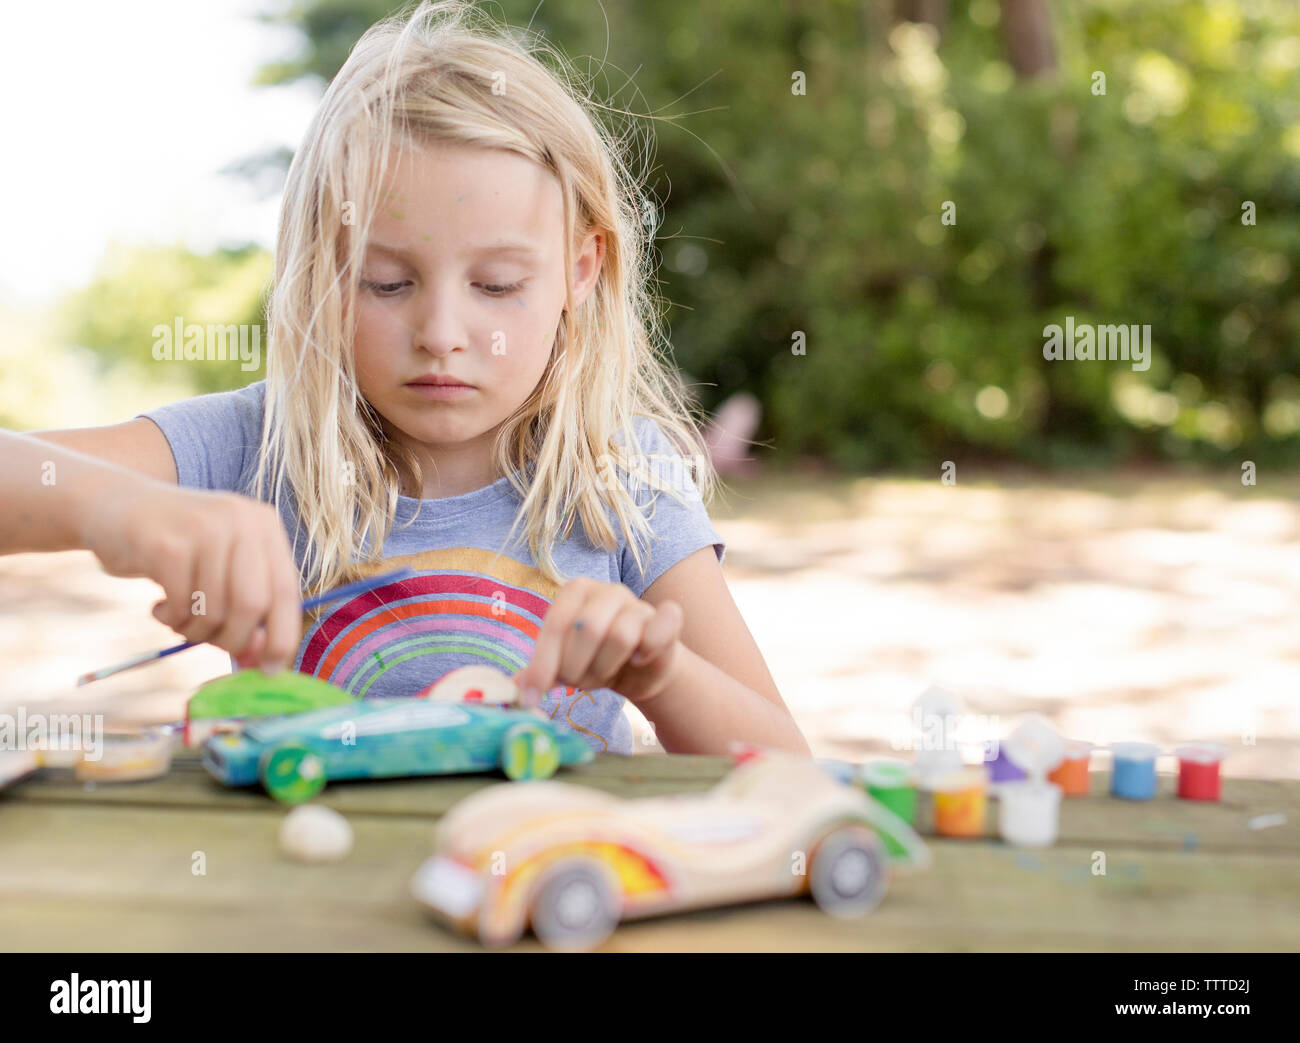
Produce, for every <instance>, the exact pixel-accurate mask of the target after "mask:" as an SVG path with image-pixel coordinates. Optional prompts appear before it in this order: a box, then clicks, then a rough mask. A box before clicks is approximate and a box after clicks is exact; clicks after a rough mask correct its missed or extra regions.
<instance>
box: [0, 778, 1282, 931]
mask: <svg viewBox="0 0 1300 1043" xmlns="http://www.w3.org/2000/svg"><path fill="white" fill-rule="evenodd" d="M50 811H51V809H50V807H49V806H48V805H46V806H42V805H39V804H35V803H31V804H24V803H18V804H14V805H11V806H6V807H3V808H2V809H0V824H2V825H3V829H4V835H5V843H4V851H3V857H2V858H0V925H3V927H0V946H3V947H4V948H7V949H32V950H40V951H69V950H81V949H88V950H94V951H117V950H121V951H137V950H150V949H157V948H163V949H186V950H199V949H214V950H223V951H238V950H242V949H249V950H286V949H288V950H312V949H316V950H320V949H336V948H341V949H364V950H372V949H376V950H385V949H391V950H398V951H426V950H440V949H465V948H469V949H473V948H475V946H474V945H473V944H472V943H471V942H469V941H468V940H466V939H462V938H460V937H458V936H456V935H452V934H450V933H448V932H446V931H444V930H443V929H442V928H441V927H439V926H437V925H435V924H433V923H432V922H430V921H428V920H427V919H426V918H425V916H424V915H423V913H422V912H421V910H420V908H419V907H418V906H417V905H416V903H415V902H414V901H413V900H412V899H411V898H410V897H409V894H408V892H407V883H408V881H409V878H410V875H411V873H412V872H413V871H414V869H415V867H416V865H418V863H419V861H420V860H421V859H422V858H423V857H424V856H425V854H427V852H428V850H429V840H430V835H431V829H430V824H429V823H428V822H426V821H420V820H419V819H417V818H414V817H394V816H390V815H373V816H372V815H354V816H352V817H351V821H352V825H353V828H354V830H355V831H356V848H355V850H354V852H353V854H352V856H351V857H350V858H349V859H348V860H347V861H345V862H343V863H341V864H338V865H332V866H302V865H299V864H297V863H292V862H287V861H285V860H283V859H282V858H280V857H279V856H278V854H277V853H276V848H275V831H276V828H277V825H278V818H277V817H276V816H271V815H266V814H262V813H258V812H248V811H237V812H229V811H207V812H202V811H194V810H192V809H157V808H131V807H121V806H111V805H101V806H98V807H92V806H87V805H64V806H62V807H60V808H59V809H58V811H57V812H56V813H54V814H51V813H50ZM933 849H934V853H935V865H934V867H933V868H932V869H931V870H930V871H928V872H926V873H921V874H916V875H911V876H906V877H903V876H900V877H898V878H896V879H895V881H894V883H893V885H892V886H891V888H890V891H889V893H888V895H887V896H886V898H885V901H884V903H883V904H882V905H881V907H880V908H879V909H877V910H876V911H875V912H874V913H872V914H871V915H869V916H867V917H865V918H863V919H862V920H859V921H855V922H849V923H842V922H840V921H837V920H833V919H831V918H830V917H827V916H825V915H824V914H822V913H821V912H820V911H819V910H817V909H816V908H815V907H814V906H813V905H812V904H811V903H810V902H807V901H799V900H792V901H783V902H768V903H762V904H758V905H753V906H746V907H738V908H730V909H718V910H708V911H705V912H701V913H695V914H687V915H682V916H674V917H670V918H665V919H663V920H659V921H650V922H646V923H640V924H629V925H626V926H624V927H623V928H620V930H619V932H618V934H617V935H616V936H615V938H614V939H613V940H611V943H610V944H609V946H608V948H609V949H610V950H611V951H617V950H629V951H631V950H642V949H644V950H656V951H680V950H685V949H695V950H698V949H717V950H720V951H741V950H745V949H764V950H766V949H796V950H821V949H828V950H863V951H867V950H903V951H911V950H931V949H943V950H960V951H967V950H968V951H981V950H990V949H993V950H997V949H1028V950H1044V949H1096V950H1103V951H1105V950H1109V951H1129V950H1134V951H1137V950H1144V949H1153V950H1160V951H1197V950H1207V951H1219V950H1226V951H1240V950H1246V949H1251V950H1253V949H1261V950H1285V949H1294V948H1295V947H1296V946H1297V944H1300V893H1297V886H1296V863H1295V861H1294V860H1293V859H1291V858H1287V857H1276V856H1269V855H1258V854H1240V855H1226V854H1218V855H1209V854H1206V853H1204V852H1181V851H1179V852H1169V851H1153V850H1143V849H1138V848H1133V847H1126V846H1123V845H1107V848H1106V855H1107V865H1106V870H1107V871H1106V875H1105V876H1094V875H1093V874H1092V872H1091V866H1092V862H1093V853H1092V850H1091V848H1090V846H1089V845H1084V846H1078V845H1059V846H1058V847H1056V848H1053V849H1050V850H1048V851H1043V852H1035V853H1032V854H1031V853H1028V852H1019V851H1016V850H1013V849H1011V848H1007V847H1003V846H1001V845H997V844H993V843H989V842H983V841H974V842H961V841H937V842H935V843H934V844H933ZM196 851H202V852H203V853H204V855H205V857H206V874H205V875H202V876H196V875H194V874H193V873H192V871H191V865H192V858H193V854H194V852H196ZM534 947H535V943H534V942H532V941H531V940H529V941H527V942H525V943H523V944H522V945H521V946H520V948H521V949H525V950H526V949H530V948H534Z"/></svg>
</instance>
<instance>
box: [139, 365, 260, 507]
mask: <svg viewBox="0 0 1300 1043" xmlns="http://www.w3.org/2000/svg"><path fill="white" fill-rule="evenodd" d="M265 401H266V382H265V381H261V380H259V381H257V382H256V383H254V384H249V385H248V387H246V388H240V389H239V390H238V391H218V392H216V393H214V394H210V395H198V396H196V397H195V398H187V399H185V400H183V401H181V402H173V403H171V404H170V405H166V406H161V407H159V408H158V409H155V410H152V411H150V412H148V413H141V414H139V415H140V416H144V417H148V418H149V419H150V420H152V421H153V422H154V423H155V424H157V425H158V427H159V429H161V431H162V433H163V435H164V436H166V438H167V442H168V444H169V445H170V446H171V450H172V456H174V457H175V458H176V474H177V480H178V484H180V485H182V486H185V487H187V488H193V489H220V490H225V491H227V492H244V491H245V489H244V485H245V483H246V481H247V479H248V476H249V475H250V474H251V473H252V472H253V470H254V468H255V466H256V460H257V450H258V446H259V445H260V443H261V440H262V414H263V410H264V406H265Z"/></svg>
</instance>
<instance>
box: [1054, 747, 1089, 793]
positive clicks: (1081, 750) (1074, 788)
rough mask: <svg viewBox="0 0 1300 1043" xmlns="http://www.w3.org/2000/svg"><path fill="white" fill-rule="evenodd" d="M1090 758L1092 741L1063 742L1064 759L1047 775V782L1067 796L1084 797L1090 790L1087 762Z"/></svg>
mask: <svg viewBox="0 0 1300 1043" xmlns="http://www.w3.org/2000/svg"><path fill="white" fill-rule="evenodd" d="M1091 760H1092V743H1090V742H1076V741H1073V740H1072V741H1070V742H1067V743H1066V744H1065V760H1063V761H1061V763H1060V764H1059V765H1058V766H1057V768H1056V770H1055V771H1053V772H1052V773H1051V774H1049V775H1048V776H1047V781H1048V782H1054V783H1056V785H1058V786H1060V787H1061V792H1062V793H1063V794H1064V795H1065V796H1067V797H1086V796H1087V795H1088V794H1089V793H1091V792H1092V780H1091V779H1090V778H1089V776H1088V763H1089V761H1091Z"/></svg>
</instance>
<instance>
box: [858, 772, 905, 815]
mask: <svg viewBox="0 0 1300 1043" xmlns="http://www.w3.org/2000/svg"><path fill="white" fill-rule="evenodd" d="M862 782H863V785H865V786H866V788H867V793H869V794H870V795H871V796H872V798H873V799H875V800H877V801H879V802H880V803H881V804H883V805H884V806H885V807H887V808H888V809H889V810H890V811H892V812H893V813H894V814H895V815H897V816H898V817H899V818H901V819H902V820H903V821H904V822H906V823H907V824H908V825H909V826H913V825H915V824H916V784H915V783H914V782H913V780H912V769H911V768H910V767H909V766H908V765H906V764H904V763H903V762H902V761H872V762H871V763H869V764H865V765H863V767H862Z"/></svg>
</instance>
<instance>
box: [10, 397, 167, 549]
mask: <svg viewBox="0 0 1300 1043" xmlns="http://www.w3.org/2000/svg"><path fill="white" fill-rule="evenodd" d="M157 482H166V483H169V484H171V485H175V484H176V461H175V460H173V459H172V452H171V448H170V447H169V446H168V444H167V439H166V438H165V437H164V436H163V433H162V432H161V431H160V430H158V426H157V425H156V424H155V423H154V422H153V421H151V420H146V419H144V418H140V419H138V420H131V421H128V422H127V423H125V424H115V425H113V426H111V427H91V428H82V429H80V430H68V431H34V432H32V433H30V434H19V433H17V432H14V431H0V503H3V504H4V505H5V507H4V510H3V512H0V554H17V553H20V552H22V551H59V550H83V549H85V548H86V540H85V537H84V534H83V529H84V526H85V521H86V519H87V518H91V517H93V516H94V514H95V512H96V511H97V509H98V506H99V505H100V504H102V502H103V501H104V500H105V499H106V498H107V496H108V495H109V494H110V493H111V492H115V491H122V490H145V489H147V488H148V487H150V486H152V485H154V484H155V483H157Z"/></svg>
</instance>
